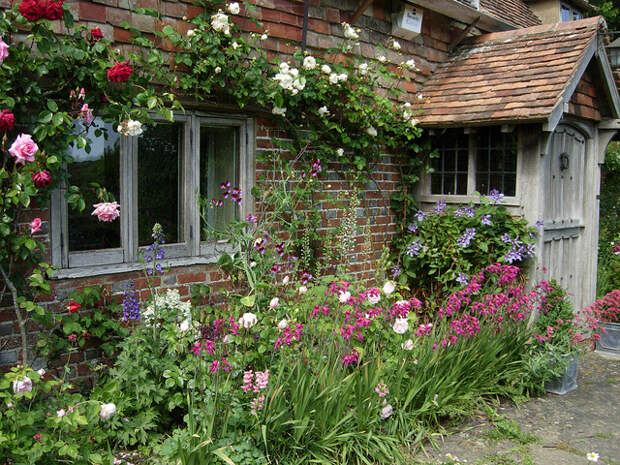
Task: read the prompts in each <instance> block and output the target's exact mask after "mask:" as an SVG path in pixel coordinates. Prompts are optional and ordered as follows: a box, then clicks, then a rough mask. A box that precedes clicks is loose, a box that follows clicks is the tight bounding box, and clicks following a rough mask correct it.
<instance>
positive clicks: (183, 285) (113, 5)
mask: <svg viewBox="0 0 620 465" xmlns="http://www.w3.org/2000/svg"><path fill="white" fill-rule="evenodd" d="M250 3H254V4H255V5H256V11H255V12H253V13H251V14H252V16H254V17H255V18H256V19H258V20H260V21H262V22H263V24H264V29H265V30H267V31H268V32H269V38H268V39H267V40H266V41H264V42H263V44H264V48H265V49H266V50H267V51H268V54H269V56H270V58H274V57H279V58H281V59H289V58H290V55H291V54H292V53H293V52H294V50H295V48H296V47H298V46H299V42H300V41H301V38H302V25H303V10H304V7H303V2H301V1H290V0H251V1H250ZM8 4H9V2H7V1H6V0H0V7H7V6H8ZM65 4H67V5H69V7H70V9H71V11H72V12H73V14H74V15H75V16H76V18H80V21H82V22H86V23H87V24H88V25H89V27H99V28H101V30H102V32H103V34H104V36H105V37H107V38H113V39H114V40H115V41H116V42H117V43H118V47H119V48H124V47H130V45H128V44H127V42H128V40H129V38H130V33H129V32H128V31H126V30H125V29H123V28H122V27H121V24H122V23H123V22H127V23H129V24H130V25H131V26H132V27H135V28H137V29H139V30H141V31H143V32H146V33H149V32H152V31H154V30H159V29H161V28H162V27H164V26H165V25H171V26H172V27H174V28H176V29H177V30H178V31H179V32H180V33H185V32H186V31H187V30H188V29H190V28H191V25H190V24H189V23H187V22H185V21H184V20H183V18H184V17H187V18H192V17H194V16H195V15H197V14H199V12H200V11H201V10H200V8H198V7H196V6H193V5H192V4H191V1H176V2H170V1H160V0H138V1H135V2H134V1H129V0H95V1H70V0H67V1H65ZM359 4H360V2H358V1H357V0H311V1H310V8H309V21H308V32H307V46H308V50H309V51H310V52H311V53H313V54H315V55H316V54H321V53H322V51H323V50H325V49H327V48H330V47H333V46H335V45H337V44H338V43H340V42H341V41H342V40H343V33H342V26H341V22H343V21H350V19H351V17H352V15H353V13H354V11H355V10H356V9H357V7H358V6H359ZM389 4H390V2H387V1H386V0H377V1H376V2H375V3H374V4H373V5H372V7H370V8H369V9H368V10H367V12H366V13H365V14H364V15H363V16H362V17H361V18H360V19H359V20H358V21H357V22H356V24H355V27H359V28H361V29H362V32H361V34H360V45H359V47H358V50H354V51H356V52H358V53H361V54H362V55H363V56H365V57H368V58H369V59H376V58H377V57H378V56H379V55H384V56H386V58H387V60H388V62H390V63H392V64H393V65H394V66H396V65H397V64H398V63H400V62H402V61H406V60H408V59H409V58H414V59H415V60H416V66H417V67H418V68H419V72H417V73H409V72H408V71H407V72H406V73H407V74H408V75H409V77H411V82H410V83H407V82H406V81H401V84H400V85H402V86H403V88H404V89H405V90H407V91H408V92H409V93H411V98H410V100H411V101H415V95H413V94H415V92H416V91H417V90H418V87H419V85H420V83H422V82H423V81H424V80H425V79H426V77H428V76H429V75H430V73H431V71H432V69H433V67H434V66H435V65H436V64H437V63H438V62H441V61H443V60H444V59H445V58H446V57H447V52H448V46H449V44H450V42H451V41H452V40H453V39H454V37H455V36H456V35H458V32H459V31H458V29H456V28H454V27H453V26H452V24H451V20H450V19H448V18H446V17H444V16H441V15H439V14H437V13H434V12H431V11H429V10H426V11H424V21H423V31H422V34H421V35H420V36H418V37H417V38H416V39H415V40H413V41H405V40H402V39H398V40H399V42H400V44H401V46H402V50H401V52H402V55H399V54H397V53H396V52H394V51H392V50H389V49H388V48H387V43H388V40H389V38H390V34H389V33H390V32H391V23H390V21H389V14H390V12H389V10H388V7H389ZM132 7H146V8H152V9H154V10H157V11H159V12H160V14H161V18H160V19H157V18H154V17H152V16H144V15H139V14H136V13H135V12H132V10H131V8H132ZM247 14H248V13H247V12H245V11H244V8H243V7H242V11H241V14H240V15H239V16H235V17H233V18H232V19H233V21H234V22H236V23H237V24H239V25H240V26H241V27H242V28H243V29H244V30H246V31H249V32H261V33H262V32H263V30H262V29H259V28H257V26H256V25H255V24H254V23H253V22H251V21H250V20H249V19H248V18H247V17H246V15H247ZM57 23H58V24H57V25H56V26H55V27H56V28H57V32H62V26H61V25H60V24H59V22H57ZM377 44H381V45H383V46H384V47H385V48H382V49H378V48H377ZM158 45H159V46H161V48H163V49H165V50H169V49H170V44H167V43H161V42H160V43H159V44H158ZM276 133H277V128H274V127H273V126H272V125H271V124H270V123H269V122H267V121H262V120H260V119H258V120H257V121H256V150H257V153H258V152H260V151H264V150H269V148H270V144H271V137H272V136H273V135H274V134H276ZM400 164H401V161H400V159H399V157H398V156H397V155H384V156H383V157H382V160H381V161H380V162H379V163H377V164H376V165H375V166H374V167H373V170H372V181H371V182H370V183H369V185H368V186H367V189H366V190H365V191H364V192H362V195H361V198H362V203H361V205H360V207H359V208H358V209H357V210H356V222H357V224H358V226H360V227H361V229H362V230H361V232H359V233H358V234H357V236H356V237H355V240H354V243H355V245H354V249H353V254H352V256H350V257H349V264H350V266H349V268H350V270H351V272H352V273H353V274H355V275H356V276H357V277H358V278H359V279H372V277H373V276H374V273H373V270H374V268H375V265H376V261H377V259H378V257H379V255H380V253H381V249H382V247H383V246H384V245H385V244H388V243H389V241H390V239H391V237H392V236H393V235H394V234H395V232H396V219H395V217H394V215H393V213H392V212H391V211H390V209H389V204H390V202H389V197H390V194H392V193H393V192H394V191H395V190H396V189H397V186H398V179H399V172H400ZM266 169H267V167H264V166H261V165H260V164H258V165H257V167H256V177H257V179H259V178H260V176H261V174H264V173H265V170H266ZM340 173H341V170H340V166H338V165H337V164H334V165H328V166H325V167H324V171H323V173H322V180H321V187H322V189H324V190H326V191H331V192H332V193H333V194H338V192H339V191H340V192H343V191H345V190H347V189H348V188H349V185H348V183H347V182H346V181H345V180H344V179H342V175H341V174H340ZM321 215H322V218H323V223H324V224H323V228H333V227H337V226H338V225H339V224H340V223H341V222H342V220H343V217H344V215H345V212H344V211H343V210H341V209H339V208H337V207H336V206H334V205H331V204H329V203H328V202H323V203H322V210H321ZM37 216H38V217H41V218H42V220H43V231H42V234H43V235H44V236H45V237H44V238H43V239H44V240H45V241H46V243H47V244H49V240H48V238H47V233H48V231H49V212H48V211H47V210H31V211H29V212H26V214H24V215H23V216H22V218H21V220H20V221H21V222H22V223H23V225H22V226H23V228H24V230H26V229H27V224H28V223H29V221H30V220H31V219H32V218H34V217H37ZM324 230H325V229H324ZM132 280H133V281H134V282H135V285H136V288H137V289H138V290H140V292H141V297H142V298H145V297H146V295H147V292H148V291H147V290H145V289H144V287H145V281H144V278H143V276H142V274H141V273H140V272H130V273H117V274H108V275H101V276H93V277H87V278H76V279H64V280H54V281H53V282H52V292H51V294H50V295H48V296H43V297H42V298H41V299H39V300H40V302H39V303H40V304H41V305H42V306H44V307H45V308H46V309H47V310H48V311H54V312H64V311H66V305H67V296H68V295H69V294H71V292H73V291H75V290H78V289H82V288H84V287H86V286H92V285H101V286H105V288H106V291H107V292H108V293H109V294H110V296H111V297H112V298H116V299H118V298H119V297H120V295H121V294H122V292H123V290H124V288H125V287H126V286H127V285H128V284H129V282H130V281H132ZM198 283H200V284H208V285H210V286H212V287H213V288H214V289H215V290H217V289H219V288H221V287H223V286H226V285H227V282H226V279H225V276H223V274H222V273H221V272H220V271H219V270H218V268H217V267H216V266H215V265H214V264H210V265H192V266H186V267H179V268H172V269H171V270H169V272H168V273H167V275H166V276H165V278H164V279H163V282H160V283H159V285H161V287H165V288H170V289H178V290H179V293H180V294H181V296H183V297H188V296H189V293H190V287H191V285H192V284H198ZM7 297H8V296H5V301H4V302H0V369H1V370H3V371H6V370H7V369H8V368H9V367H10V366H12V365H14V364H16V363H18V362H19V361H20V359H21V353H20V352H21V351H20V338H19V332H18V325H17V322H16V321H15V316H14V314H13V310H12V309H11V308H10V307H8V306H7V305H8V304H9V301H8V299H7ZM39 330H40V328H38V327H37V326H36V325H35V324H33V323H32V322H31V323H30V325H29V327H28V337H29V341H30V344H31V345H32V344H33V343H34V342H35V341H36V338H37V332H38V331H39ZM99 356H100V354H99V352H98V351H97V350H96V348H95V347H91V348H88V349H87V350H83V351H81V352H77V353H74V354H73V355H72V359H71V363H70V366H71V377H80V378H81V377H84V376H87V375H88V373H89V368H88V365H89V363H96V362H97V360H98V359H99ZM42 363H43V361H42V360H38V361H36V362H35V365H34V366H35V368H38V365H40V364H42Z"/></svg>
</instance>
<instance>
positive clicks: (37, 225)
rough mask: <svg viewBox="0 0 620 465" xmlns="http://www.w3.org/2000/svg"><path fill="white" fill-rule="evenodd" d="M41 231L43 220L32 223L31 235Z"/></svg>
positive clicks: (38, 219)
mask: <svg viewBox="0 0 620 465" xmlns="http://www.w3.org/2000/svg"><path fill="white" fill-rule="evenodd" d="M39 231H41V218H35V219H34V220H32V221H31V222H30V234H34V233H37V232H39Z"/></svg>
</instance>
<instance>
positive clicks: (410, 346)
mask: <svg viewBox="0 0 620 465" xmlns="http://www.w3.org/2000/svg"><path fill="white" fill-rule="evenodd" d="M402 347H403V349H405V350H413V340H412V339H407V340H406V341H405V342H403V345H402ZM414 363H415V361H414Z"/></svg>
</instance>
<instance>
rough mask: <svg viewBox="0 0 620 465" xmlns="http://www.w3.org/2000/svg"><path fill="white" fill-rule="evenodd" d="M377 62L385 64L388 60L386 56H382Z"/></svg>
mask: <svg viewBox="0 0 620 465" xmlns="http://www.w3.org/2000/svg"><path fill="white" fill-rule="evenodd" d="M377 60H379V61H380V62H381V63H385V62H386V61H387V58H385V56H383V55H381V56H379V58H377Z"/></svg>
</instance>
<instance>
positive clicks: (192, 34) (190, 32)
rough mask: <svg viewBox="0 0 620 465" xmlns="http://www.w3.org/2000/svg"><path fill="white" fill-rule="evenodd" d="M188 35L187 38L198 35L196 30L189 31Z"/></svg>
mask: <svg viewBox="0 0 620 465" xmlns="http://www.w3.org/2000/svg"><path fill="white" fill-rule="evenodd" d="M186 35H187V37H194V35H196V30H195V29H190V30H189V31H187V33H186Z"/></svg>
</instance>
